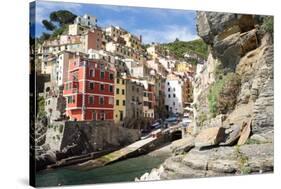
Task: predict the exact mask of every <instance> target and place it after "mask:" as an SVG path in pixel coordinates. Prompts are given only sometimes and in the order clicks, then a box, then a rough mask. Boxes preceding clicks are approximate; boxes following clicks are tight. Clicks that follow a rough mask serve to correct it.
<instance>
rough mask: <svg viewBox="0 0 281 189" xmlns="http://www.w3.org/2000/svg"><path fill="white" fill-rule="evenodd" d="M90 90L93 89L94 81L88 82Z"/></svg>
mask: <svg viewBox="0 0 281 189" xmlns="http://www.w3.org/2000/svg"><path fill="white" fill-rule="evenodd" d="M90 90H94V83H93V82H90Z"/></svg>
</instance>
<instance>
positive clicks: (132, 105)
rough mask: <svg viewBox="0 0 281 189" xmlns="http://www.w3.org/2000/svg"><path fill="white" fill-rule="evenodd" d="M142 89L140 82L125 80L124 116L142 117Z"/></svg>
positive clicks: (131, 117)
mask: <svg viewBox="0 0 281 189" xmlns="http://www.w3.org/2000/svg"><path fill="white" fill-rule="evenodd" d="M143 91H144V87H143V85H142V84H141V83H139V82H137V81H134V80H131V79H127V80H126V118H127V119H138V118H142V117H143Z"/></svg>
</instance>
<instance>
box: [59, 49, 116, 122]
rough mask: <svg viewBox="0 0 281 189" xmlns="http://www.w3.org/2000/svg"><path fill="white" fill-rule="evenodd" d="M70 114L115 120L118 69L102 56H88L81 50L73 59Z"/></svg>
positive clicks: (68, 85) (68, 93) (66, 92)
mask: <svg viewBox="0 0 281 189" xmlns="http://www.w3.org/2000/svg"><path fill="white" fill-rule="evenodd" d="M63 95H64V96H65V97H66V98H67V106H66V115H67V116H69V117H70V119H73V120H79V121H82V120H112V121H113V108H114V68H113V67H112V65H111V63H109V62H108V61H106V60H102V59H87V58H85V57H83V55H81V53H80V54H79V53H74V54H73V55H72V57H70V58H69V71H68V81H67V82H65V84H64V90H63Z"/></svg>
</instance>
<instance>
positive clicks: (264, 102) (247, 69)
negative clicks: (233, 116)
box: [236, 35, 274, 138]
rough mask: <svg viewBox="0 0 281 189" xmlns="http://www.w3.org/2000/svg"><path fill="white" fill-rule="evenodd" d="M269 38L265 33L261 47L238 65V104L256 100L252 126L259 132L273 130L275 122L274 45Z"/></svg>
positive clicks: (255, 131) (247, 55)
mask: <svg viewBox="0 0 281 189" xmlns="http://www.w3.org/2000/svg"><path fill="white" fill-rule="evenodd" d="M269 38H270V36H268V35H265V36H264V37H263V39H262V43H261V45H260V47H258V48H256V49H255V50H253V51H251V52H249V53H248V54H246V55H245V56H244V57H243V58H242V59H241V61H240V63H239V64H238V65H237V67H236V72H237V73H238V74H239V75H241V78H242V82H241V83H242V86H241V91H240V94H239V96H238V98H237V101H238V105H239V104H242V103H244V104H247V103H249V102H250V101H253V102H254V105H253V115H252V117H253V122H252V128H253V132H254V133H259V134H260V133H264V132H268V131H271V130H273V122H274V120H273V118H274V114H273V105H274V95H273V94H274V91H273V46H272V44H271V42H270V40H269ZM270 133H271V132H270ZM269 137H270V138H271V137H273V136H269Z"/></svg>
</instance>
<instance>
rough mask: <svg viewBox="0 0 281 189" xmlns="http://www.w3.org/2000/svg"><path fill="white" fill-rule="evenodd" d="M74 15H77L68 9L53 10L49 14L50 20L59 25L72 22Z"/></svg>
mask: <svg viewBox="0 0 281 189" xmlns="http://www.w3.org/2000/svg"><path fill="white" fill-rule="evenodd" d="M76 17H77V15H75V14H73V13H72V12H70V11H68V10H59V11H54V12H52V13H51V14H50V20H51V21H52V22H57V23H59V25H60V26H63V25H65V24H71V23H73V21H74V19H75V18H76Z"/></svg>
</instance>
